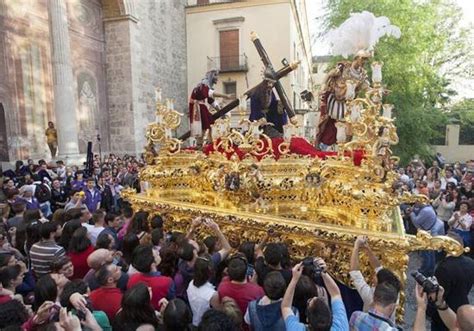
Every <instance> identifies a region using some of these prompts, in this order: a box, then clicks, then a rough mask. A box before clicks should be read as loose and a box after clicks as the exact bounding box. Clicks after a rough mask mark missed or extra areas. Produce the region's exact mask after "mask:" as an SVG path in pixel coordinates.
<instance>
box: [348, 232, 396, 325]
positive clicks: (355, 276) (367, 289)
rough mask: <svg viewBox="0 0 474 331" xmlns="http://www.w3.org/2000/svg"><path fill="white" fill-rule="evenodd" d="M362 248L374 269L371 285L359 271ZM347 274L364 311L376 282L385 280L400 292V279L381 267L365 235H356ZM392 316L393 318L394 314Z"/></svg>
mask: <svg viewBox="0 0 474 331" xmlns="http://www.w3.org/2000/svg"><path fill="white" fill-rule="evenodd" d="M362 248H363V249H365V250H366V252H367V255H368V257H369V262H370V265H371V266H372V267H373V268H374V270H375V275H376V277H375V279H374V285H373V286H370V285H369V284H367V281H366V280H365V278H364V276H363V275H362V272H361V271H360V267H359V252H360V250H361V249H362ZM349 275H350V277H351V280H352V283H353V284H354V287H355V288H356V290H357V292H358V293H359V295H360V297H361V298H362V301H363V302H364V311H365V312H366V311H368V309H369V307H370V305H371V304H372V302H373V299H374V291H375V286H376V285H377V284H379V283H384V282H387V283H389V284H390V285H392V286H393V287H394V288H395V289H396V290H397V291H398V292H400V289H401V283H400V280H399V279H398V278H397V276H395V274H394V273H393V272H391V271H390V270H388V269H385V268H383V267H382V265H381V264H380V261H379V260H378V259H377V257H376V256H375V254H374V252H373V251H372V250H371V249H370V246H369V245H368V243H367V237H366V236H359V237H357V239H356V241H355V243H354V250H353V251H352V256H351V264H350V271H349ZM392 317H393V318H394V316H392Z"/></svg>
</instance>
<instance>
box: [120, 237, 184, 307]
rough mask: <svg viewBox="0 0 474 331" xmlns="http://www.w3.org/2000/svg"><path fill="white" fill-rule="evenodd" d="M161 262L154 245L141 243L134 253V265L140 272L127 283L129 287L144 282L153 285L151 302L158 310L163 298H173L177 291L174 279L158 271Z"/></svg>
mask: <svg viewBox="0 0 474 331" xmlns="http://www.w3.org/2000/svg"><path fill="white" fill-rule="evenodd" d="M160 262H161V259H160V255H159V254H158V253H156V251H154V250H153V246H151V245H139V246H138V247H137V248H135V250H134V251H133V255H132V265H133V267H134V268H135V269H136V270H137V271H138V273H136V274H133V275H132V276H131V277H130V279H129V280H128V284H127V288H131V287H133V286H134V285H135V284H138V283H144V284H145V285H147V286H148V287H151V291H152V296H151V304H152V305H153V307H154V308H155V309H156V310H160V303H159V302H160V301H161V299H163V298H166V299H168V300H172V299H174V297H175V292H176V289H175V286H174V282H173V280H172V279H171V278H170V277H166V276H162V275H161V274H160V272H159V271H157V267H158V265H159V264H160Z"/></svg>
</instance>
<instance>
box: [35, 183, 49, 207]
mask: <svg viewBox="0 0 474 331" xmlns="http://www.w3.org/2000/svg"><path fill="white" fill-rule="evenodd" d="M35 198H36V199H37V200H38V202H39V203H44V202H46V201H49V200H51V191H50V190H49V187H48V186H47V185H46V184H42V183H41V184H37V185H36V189H35Z"/></svg>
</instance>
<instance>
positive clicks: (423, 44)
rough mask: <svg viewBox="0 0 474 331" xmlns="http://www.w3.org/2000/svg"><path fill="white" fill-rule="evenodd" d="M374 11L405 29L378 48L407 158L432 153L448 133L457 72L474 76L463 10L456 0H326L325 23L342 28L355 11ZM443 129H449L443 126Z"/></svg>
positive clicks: (402, 154) (399, 152)
mask: <svg viewBox="0 0 474 331" xmlns="http://www.w3.org/2000/svg"><path fill="white" fill-rule="evenodd" d="M364 10H367V11H370V12H372V13H374V15H376V16H387V17H388V18H389V19H390V21H391V22H392V24H395V25H397V26H398V27H400V29H401V32H402V36H401V38H400V39H398V40H397V39H394V38H385V39H383V40H381V41H380V42H379V43H378V44H377V46H376V49H375V60H377V61H382V62H383V63H384V67H383V77H384V84H385V85H386V86H387V88H388V89H389V90H391V91H392V92H391V94H390V95H389V96H388V97H387V98H386V100H385V102H386V103H393V104H394V105H395V112H394V114H395V116H396V125H397V127H398V134H399V137H400V143H399V145H398V146H397V147H396V148H395V153H396V154H397V155H399V156H400V157H401V159H402V162H404V161H405V162H406V161H408V160H409V159H410V158H411V157H412V156H413V155H415V154H418V155H420V156H421V157H422V158H423V157H425V158H426V157H429V155H430V154H431V153H432V151H431V148H430V142H431V141H433V140H436V138H439V137H440V136H442V135H443V134H444V132H442V131H441V132H440V128H442V127H444V124H446V123H447V116H446V111H445V109H446V107H447V105H449V102H450V98H451V97H452V96H453V95H455V92H454V91H453V90H452V89H451V88H450V82H451V80H452V79H453V77H456V76H460V75H462V76H465V77H472V76H473V68H474V66H473V60H472V59H473V58H474V56H473V55H474V52H473V47H472V45H471V43H470V42H471V41H470V40H469V38H470V35H469V33H470V31H469V29H466V28H462V27H461V26H460V19H461V15H462V11H461V10H460V9H459V8H458V7H457V6H456V5H455V3H454V2H453V0H327V8H326V13H327V14H326V15H325V17H324V27H325V29H326V31H328V30H329V29H331V28H333V27H336V26H339V25H340V24H341V23H342V22H343V21H344V20H346V19H347V18H348V17H349V15H350V13H352V12H361V11H364ZM443 130H444V129H443Z"/></svg>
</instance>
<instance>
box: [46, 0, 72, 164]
mask: <svg viewBox="0 0 474 331" xmlns="http://www.w3.org/2000/svg"><path fill="white" fill-rule="evenodd" d="M48 7H49V18H50V22H51V23H50V24H51V26H50V29H51V46H52V64H53V84H54V112H55V115H56V129H57V131H58V151H59V156H60V157H73V158H74V157H77V155H78V154H79V148H78V137H77V118H76V101H75V98H74V90H73V86H75V84H74V79H73V74H72V65H71V45H70V42H69V29H68V20H67V9H66V1H64V0H49V3H48Z"/></svg>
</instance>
